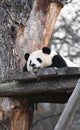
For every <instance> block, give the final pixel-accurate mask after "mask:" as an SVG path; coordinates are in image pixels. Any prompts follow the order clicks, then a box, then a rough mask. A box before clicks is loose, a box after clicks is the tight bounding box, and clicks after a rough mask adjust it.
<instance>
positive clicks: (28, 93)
mask: <svg viewBox="0 0 80 130" xmlns="http://www.w3.org/2000/svg"><path fill="white" fill-rule="evenodd" d="M79 77H80V71H79V68H59V69H57V70H55V69H53V68H44V69H40V70H39V72H38V73H37V74H36V75H35V74H31V73H28V72H19V73H16V74H13V75H10V78H11V80H15V81H16V82H9V83H3V84H0V96H20V97H22V96H24V97H26V99H27V97H28V98H29V99H30V100H31V102H32V101H33V102H54V103H64V102H67V100H68V98H69V96H70V95H71V93H72V91H73V89H74V87H75V85H76V83H77V81H78V79H79Z"/></svg>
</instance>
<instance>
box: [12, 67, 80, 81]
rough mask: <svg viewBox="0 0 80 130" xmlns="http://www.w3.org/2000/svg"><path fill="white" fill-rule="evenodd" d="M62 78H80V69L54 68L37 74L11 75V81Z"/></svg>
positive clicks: (42, 70) (19, 73)
mask: <svg viewBox="0 0 80 130" xmlns="http://www.w3.org/2000/svg"><path fill="white" fill-rule="evenodd" d="M60 76H64V77H66V76H80V69H79V68H76V67H65V68H58V69H55V68H53V67H49V68H42V69H40V70H39V71H38V73H37V74H34V73H29V72H18V73H15V74H10V80H16V81H30V80H39V79H44V78H54V77H60Z"/></svg>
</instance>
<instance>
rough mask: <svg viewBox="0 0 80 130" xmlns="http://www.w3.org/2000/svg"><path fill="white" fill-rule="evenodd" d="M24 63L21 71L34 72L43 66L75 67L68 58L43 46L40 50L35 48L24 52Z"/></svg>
mask: <svg viewBox="0 0 80 130" xmlns="http://www.w3.org/2000/svg"><path fill="white" fill-rule="evenodd" d="M25 60H26V64H25V66H24V67H23V71H28V72H34V73H36V72H37V71H38V70H39V69H40V68H45V67H56V68H62V67H77V65H75V64H74V63H73V62H71V61H70V60H69V59H67V58H65V57H63V56H62V55H60V54H58V53H57V52H55V51H54V50H52V49H50V48H48V47H43V48H42V50H37V51H35V52H33V53H32V54H28V53H26V54H25Z"/></svg>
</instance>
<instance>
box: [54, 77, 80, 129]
mask: <svg viewBox="0 0 80 130" xmlns="http://www.w3.org/2000/svg"><path fill="white" fill-rule="evenodd" d="M79 103H80V79H79V81H78V83H77V85H76V87H75V89H74V91H73V93H72V95H71V97H70V98H69V100H68V103H67V104H66V106H65V109H64V111H63V113H62V115H61V117H60V119H59V121H58V123H57V125H56V127H55V128H54V130H67V128H68V126H69V124H70V121H71V118H72V116H73V114H74V113H75V111H76V109H77V107H78V105H79Z"/></svg>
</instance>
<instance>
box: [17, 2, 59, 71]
mask: <svg viewBox="0 0 80 130" xmlns="http://www.w3.org/2000/svg"><path fill="white" fill-rule="evenodd" d="M61 9H62V6H61V4H59V3H57V2H50V0H35V1H34V4H33V8H32V11H31V14H30V18H29V19H28V21H27V26H26V27H23V26H20V27H19V29H18V31H17V38H16V48H15V49H16V54H17V69H18V71H22V68H23V66H24V63H25V60H24V54H25V53H26V52H28V53H31V52H33V51H35V50H38V49H41V48H42V47H43V46H47V45H48V43H49V40H50V37H51V34H52V32H53V30H54V26H55V23H56V20H57V17H58V15H59V13H60V10H61Z"/></svg>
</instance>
